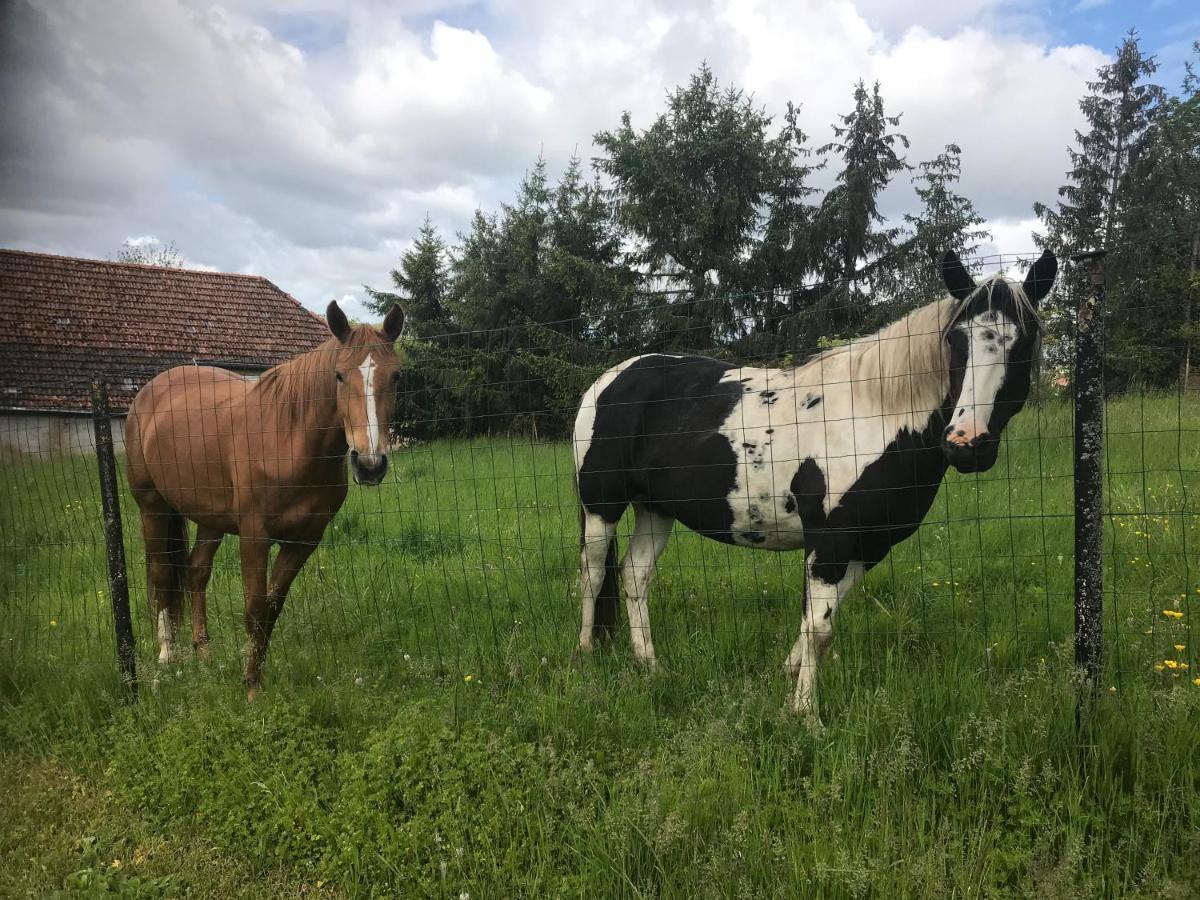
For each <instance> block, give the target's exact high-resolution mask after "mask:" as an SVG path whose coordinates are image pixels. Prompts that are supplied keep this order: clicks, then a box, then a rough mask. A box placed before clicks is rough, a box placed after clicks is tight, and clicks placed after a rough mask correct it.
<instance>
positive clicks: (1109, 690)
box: [1108, 684, 1117, 694]
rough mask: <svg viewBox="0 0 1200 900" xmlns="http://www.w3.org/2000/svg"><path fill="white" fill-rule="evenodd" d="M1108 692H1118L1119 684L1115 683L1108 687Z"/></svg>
mask: <svg viewBox="0 0 1200 900" xmlns="http://www.w3.org/2000/svg"><path fill="white" fill-rule="evenodd" d="M1108 692H1109V693H1110V694H1115V693H1116V692H1117V686H1116V685H1115V684H1114V685H1113V686H1112V687H1110V688H1109V689H1108Z"/></svg>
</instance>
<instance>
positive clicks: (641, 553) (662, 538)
mask: <svg viewBox="0 0 1200 900" xmlns="http://www.w3.org/2000/svg"><path fill="white" fill-rule="evenodd" d="M633 509H634V520H633V534H632V535H631V536H630V540H629V549H628V550H627V551H626V552H625V559H624V561H623V562H622V563H621V580H622V582H623V583H624V586H625V608H626V609H627V610H628V611H629V638H630V641H631V643H632V644H633V655H634V656H635V657H637V659H638V660H639V661H641V662H643V663H645V664H646V666H647V667H649V668H651V669H653V668H654V667H655V665H656V663H657V660H656V659H655V656H654V641H653V640H652V639H651V637H650V608H649V605H648V603H647V596H648V595H649V593H650V583H651V582H652V581H654V575H655V573H656V568H655V563H657V562H658V557H659V556H660V555H662V552H663V550H665V549H666V547H667V541H668V540H670V538H671V527H672V526H673V525H674V524H675V520H674V519H673V518H672V517H670V516H663V515H659V514H658V513H656V512H654V511H652V510H651V509H649V508H648V507H645V506H635V507H634V508H633Z"/></svg>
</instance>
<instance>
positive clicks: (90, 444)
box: [0, 412, 125, 457]
mask: <svg viewBox="0 0 1200 900" xmlns="http://www.w3.org/2000/svg"><path fill="white" fill-rule="evenodd" d="M112 433H113V444H114V445H115V447H116V451H117V453H124V452H125V417H124V416H113V419H112ZM95 452H96V436H95V434H94V432H93V431H92V417H91V416H87V415H84V416H70V415H55V414H53V413H12V412H4V413H0V454H3V455H14V454H15V455H23V456H42V457H50V456H54V455H58V454H62V453H89V454H90V453H95Z"/></svg>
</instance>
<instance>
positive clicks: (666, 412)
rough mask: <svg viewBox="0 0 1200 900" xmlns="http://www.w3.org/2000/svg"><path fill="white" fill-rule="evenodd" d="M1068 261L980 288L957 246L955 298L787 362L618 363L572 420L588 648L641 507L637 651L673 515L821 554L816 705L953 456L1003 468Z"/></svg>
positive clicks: (809, 663)
mask: <svg viewBox="0 0 1200 900" xmlns="http://www.w3.org/2000/svg"><path fill="white" fill-rule="evenodd" d="M1057 268H1058V263H1057V260H1056V259H1055V258H1054V256H1053V255H1052V254H1050V253H1049V252H1047V253H1045V254H1044V255H1043V256H1042V257H1041V258H1040V259H1039V260H1037V262H1036V263H1034V265H1033V267H1032V268H1031V269H1030V270H1029V273H1028V275H1027V277H1026V278H1025V280H1024V283H1023V284H1017V283H1015V282H1009V281H1007V280H1005V279H1004V278H1002V277H1000V276H999V275H997V276H993V277H991V278H989V279H987V280H986V281H984V282H983V283H982V284H979V285H976V283H975V281H974V280H973V279H972V278H971V276H970V274H969V273H968V272H967V270H966V269H965V268H964V266H963V264H962V262H961V261H960V260H959V258H958V257H957V256H956V255H955V254H954V253H947V254H946V256H945V258H944V259H943V261H942V275H943V278H944V281H945V284H946V288H947V290H948V291H949V296H947V297H944V298H942V299H939V300H936V301H934V302H933V303H931V304H929V305H927V306H924V307H922V308H920V309H917V310H915V311H914V312H912V313H910V314H909V315H907V316H905V317H904V318H902V319H900V320H898V321H896V322H893V323H892V324H891V325H888V326H887V327H886V328H883V329H882V330H880V331H879V332H877V333H875V334H873V335H870V336H868V337H863V338H859V339H857V340H854V341H852V342H850V343H849V344H847V345H845V346H841V347H837V348H834V349H832V350H828V351H826V352H824V353H821V354H819V355H818V356H816V357H814V358H812V359H811V360H809V361H808V362H806V363H804V364H803V365H800V366H797V367H794V368H784V369H760V368H749V367H744V366H737V365H734V364H731V363H728V362H721V361H719V360H715V359H709V358H707V357H703V356H675V355H668V354H650V355H646V356H638V357H634V358H633V359H629V360H626V361H625V362H623V363H621V364H620V365H618V366H615V367H614V368H612V369H609V370H608V371H607V372H605V373H604V374H603V375H602V376H601V377H600V378H599V380H597V381H596V383H595V384H593V385H592V386H591V387H590V388H589V389H588V391H587V393H586V394H585V395H584V397H583V400H582V402H581V404H580V409H579V413H578V415H577V417H576V419H575V432H574V443H575V471H576V480H577V486H578V489H579V500H580V503H581V506H582V510H581V532H582V534H581V553H580V565H581V581H582V607H583V609H582V628H581V629H580V633H579V646H580V648H581V649H584V650H589V649H591V647H592V642H593V635H597V636H598V637H608V636H609V635H611V633H612V632H613V631H614V630H615V628H616V625H617V619H618V611H617V604H618V597H619V588H618V584H617V574H618V572H617V565H616V558H617V557H616V553H617V550H616V532H617V523H618V522H619V521H620V519H621V516H622V515H623V514H624V513H625V510H626V509H627V508H628V507H629V506H631V505H632V506H633V509H634V516H635V518H634V525H633V533H632V537H631V540H630V545H629V549H628V551H627V552H626V554H625V558H624V561H623V563H622V567H621V571H620V575H621V581H622V582H623V586H624V590H625V603H626V608H627V610H628V615H629V626H630V633H631V638H632V643H633V651H634V654H635V656H636V657H637V658H638V659H639V660H641V661H642V662H644V663H645V664H646V665H647V666H650V667H653V666H654V665H655V656H654V643H653V641H652V640H651V637H650V619H649V613H648V608H647V603H646V597H647V593H648V591H649V588H650V583H651V581H652V580H653V578H654V573H655V561H656V560H657V559H658V557H659V555H660V554H661V553H662V552H663V549H664V548H665V547H666V545H667V540H668V539H669V537H670V535H671V529H672V526H673V524H674V523H675V522H676V521H679V522H682V523H683V524H684V525H686V526H687V527H688V528H690V529H692V530H693V531H696V532H699V533H700V534H702V535H704V536H706V537H710V538H713V539H715V540H718V541H723V542H725V543H727V544H734V545H736V546H740V547H749V548H754V549H760V550H798V549H800V548H804V551H805V557H806V575H807V577H806V582H805V584H806V590H805V600H804V619H803V625H802V629H801V633H800V636H799V638H798V639H797V641H796V643H795V645H794V646H793V647H792V650H791V653H789V654H788V658H787V662H786V663H785V668H786V669H787V671H788V672H789V673H790V674H791V675H793V676H795V678H796V687H795V693H794V695H793V707H794V708H795V709H796V710H797V711H800V712H806V713H809V714H814V715H815V704H814V697H813V689H814V684H815V680H816V666H817V663H818V662H819V660H820V657H821V656H822V655H823V654H824V651H825V649H826V647H827V646H828V644H829V641H830V639H831V638H832V633H833V617H834V615H835V613H836V612H837V608H838V605H839V604H840V603H841V602H842V600H843V599H844V598H845V597H846V594H847V593H849V591H850V589H851V588H852V587H853V586H854V585H855V584H856V583H857V582H858V581H859V580H860V579H861V578H862V577H863V575H864V574H865V573H866V572H867V571H868V570H870V569H871V567H872V566H874V565H876V564H878V563H879V562H880V561H881V560H882V559H883V558H884V557H885V556H886V555H887V552H888V551H889V550H890V549H891V548H892V546H893V545H895V544H897V543H898V542H900V541H902V540H904V539H905V538H906V537H908V536H909V535H910V534H912V533H913V532H914V531H916V530H917V528H918V526H919V525H920V524H921V520H922V519H924V517H925V514H926V513H927V512H928V511H929V508H930V506H931V505H932V504H933V500H934V497H935V496H936V495H937V491H938V487H939V486H940V484H941V482H942V478H943V476H944V475H945V474H946V468H947V465H952V466H954V467H955V468H956V469H958V470H959V471H960V472H981V471H985V470H987V469H989V468H991V467H992V465H994V464H995V462H996V456H997V454H998V452H999V443H1000V434H1001V432H1002V431H1003V430H1004V426H1005V425H1006V424H1007V423H1008V420H1009V419H1011V418H1012V417H1013V416H1014V415H1016V414H1017V413H1018V412H1019V411H1020V409H1021V407H1022V406H1023V405H1024V403H1025V400H1026V398H1027V397H1028V395H1029V386H1030V379H1031V370H1032V366H1033V362H1034V357H1035V355H1036V348H1037V343H1038V336H1039V332H1040V325H1039V322H1038V317H1037V304H1038V302H1039V301H1040V300H1041V299H1042V297H1044V296H1045V295H1046V293H1047V292H1048V291H1049V290H1050V287H1051V286H1052V284H1053V283H1054V277H1055V274H1056V272H1057Z"/></svg>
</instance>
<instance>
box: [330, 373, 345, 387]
mask: <svg viewBox="0 0 1200 900" xmlns="http://www.w3.org/2000/svg"><path fill="white" fill-rule="evenodd" d="M333 377H334V378H336V379H337V380H338V383H339V384H340V383H341V382H343V381H345V380H346V379H345V378H343V377H342V373H341V372H334V373H333Z"/></svg>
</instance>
